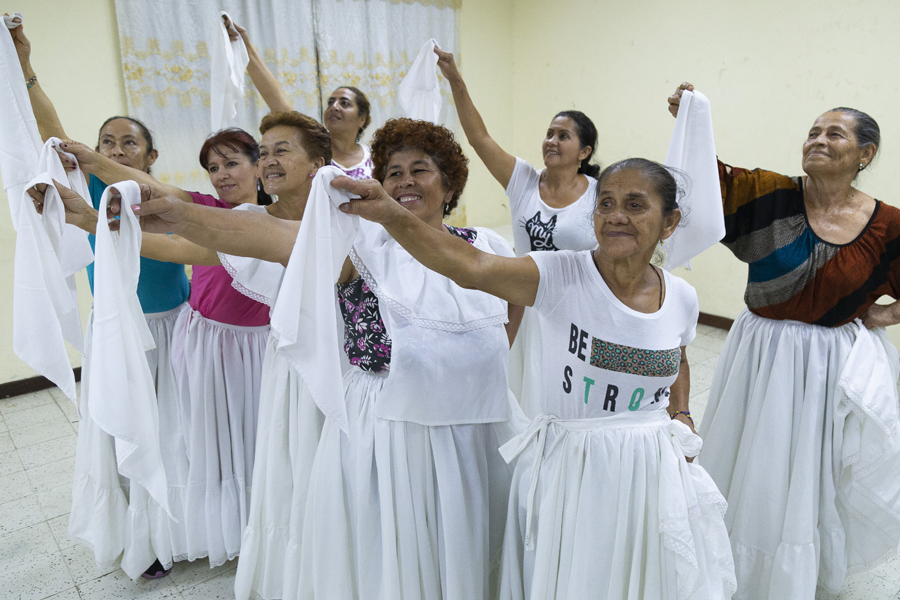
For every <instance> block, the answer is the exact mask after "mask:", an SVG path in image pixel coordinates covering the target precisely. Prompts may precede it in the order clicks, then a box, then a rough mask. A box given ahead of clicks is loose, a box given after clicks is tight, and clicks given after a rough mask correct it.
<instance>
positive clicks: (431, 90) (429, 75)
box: [399, 38, 443, 123]
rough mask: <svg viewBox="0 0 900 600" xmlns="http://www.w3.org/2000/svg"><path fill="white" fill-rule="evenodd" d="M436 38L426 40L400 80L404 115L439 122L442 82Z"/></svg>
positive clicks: (401, 105)
mask: <svg viewBox="0 0 900 600" xmlns="http://www.w3.org/2000/svg"><path fill="white" fill-rule="evenodd" d="M435 48H440V46H439V45H438V43H437V42H436V41H435V40H434V38H432V39H430V40H428V41H427V42H425V45H424V46H422V49H421V50H419V54H418V55H416V60H415V62H413V65H412V67H410V68H409V72H408V73H407V74H406V77H404V78H403V81H401V82H400V89H399V93H400V107H401V108H402V109H403V116H405V117H408V118H410V119H416V120H418V121H431V122H432V123H438V122H439V119H440V114H441V105H442V104H443V102H442V101H441V87H440V86H441V84H440V81H438V73H437V71H438V69H437V60H438V57H437V54H435V53H434V49H435Z"/></svg>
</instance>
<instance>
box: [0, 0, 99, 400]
mask: <svg viewBox="0 0 900 600" xmlns="http://www.w3.org/2000/svg"><path fill="white" fill-rule="evenodd" d="M14 16H15V17H19V18H20V19H21V18H22V15H21V13H16V14H15V15H14ZM12 18H13V17H5V18H4V24H5V25H6V27H7V28H9V29H14V28H15V27H17V26H18V25H17V24H14V23H13V22H12ZM0 78H2V79H3V80H5V81H6V85H3V86H0V88H2V89H0V114H2V115H3V120H2V123H0V173H2V175H3V186H4V188H5V189H6V193H7V197H8V198H9V209H10V213H11V216H12V223H13V227H14V228H15V229H16V231H17V235H16V257H15V275H14V292H13V350H14V351H15V353H16V355H18V356H19V358H21V359H22V360H23V361H25V363H26V364H28V366H30V367H31V368H32V369H34V370H35V371H37V372H38V373H40V374H41V375H43V376H44V377H46V378H47V379H49V380H50V381H52V382H53V383H55V384H56V385H57V386H59V388H60V389H61V390H62V391H63V393H65V394H66V396H68V397H69V398H70V399H71V400H72V401H73V402H74V401H75V377H74V375H73V373H72V366H71V364H70V363H69V357H68V355H67V353H66V348H65V344H64V343H63V340H66V341H68V342H69V343H70V344H72V346H74V347H75V348H76V349H77V350H78V351H79V352H82V351H83V337H84V333H83V331H82V329H81V318H80V316H79V314H78V301H77V296H76V293H75V278H74V274H75V273H76V272H77V271H80V270H81V269H82V268H84V266H85V265H87V264H89V263H90V262H91V260H93V256H92V254H91V249H90V246H89V245H88V242H87V235H86V234H85V233H84V232H82V231H79V230H78V229H76V228H75V227H72V226H71V225H66V221H65V209H64V208H63V205H62V202H61V201H60V199H59V196H58V194H57V193H56V189H55V188H53V186H52V185H50V187H49V188H48V190H47V194H46V198H45V201H44V210H43V215H38V214H37V213H36V212H35V210H34V209H33V208H32V203H31V198H30V197H29V196H28V194H27V193H26V190H27V189H29V188H30V187H32V186H34V185H36V184H39V183H48V184H52V180H53V179H56V180H57V181H59V182H61V183H65V182H66V181H68V182H69V186H70V187H72V188H73V189H75V190H76V191H78V192H79V193H80V194H82V197H86V196H85V195H84V194H83V192H84V191H85V190H86V189H87V185H86V184H85V182H84V176H83V175H82V174H81V172H80V171H75V172H73V173H72V174H71V176H67V175H66V172H65V170H64V169H63V167H62V164H61V163H60V161H59V158H58V157H57V156H56V151H55V148H54V147H53V143H52V141H48V143H47V144H42V143H41V136H40V134H39V132H38V128H37V121H36V120H35V118H34V112H33V111H32V110H31V101H30V100H29V98H28V89H27V87H26V85H25V77H24V75H23V73H22V67H21V66H20V65H19V59H18V57H17V56H16V49H15V46H14V44H13V41H12V37H11V36H8V35H5V34H4V35H3V36H2V39H0ZM56 141H57V142H58V141H59V140H56Z"/></svg>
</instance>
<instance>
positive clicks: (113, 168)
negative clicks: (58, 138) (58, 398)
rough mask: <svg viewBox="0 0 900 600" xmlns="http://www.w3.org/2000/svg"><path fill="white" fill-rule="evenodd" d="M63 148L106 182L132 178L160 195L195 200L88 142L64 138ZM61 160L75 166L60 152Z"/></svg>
mask: <svg viewBox="0 0 900 600" xmlns="http://www.w3.org/2000/svg"><path fill="white" fill-rule="evenodd" d="M62 149H63V150H65V151H66V152H71V153H72V154H74V155H75V158H76V159H78V166H79V167H81V170H82V171H84V172H85V173H90V174H92V175H93V176H94V177H96V178H97V179H99V180H100V181H103V182H104V183H107V184H113V183H116V182H119V181H128V180H131V181H136V182H138V183H140V184H143V185H147V186H150V187H151V188H155V189H157V190H159V191H160V195H163V196H175V197H176V198H178V199H179V200H182V201H184V202H193V201H194V199H193V198H191V195H190V194H189V193H187V191H185V190H183V189H181V188H179V187H177V186H174V185H169V184H165V183H160V182H159V181H157V180H156V179H154V177H153V176H152V175H151V174H150V173H147V172H145V171H139V170H138V169H135V168H132V167H127V166H125V165H123V164H121V163H117V162H116V161H114V160H112V159H111V158H107V157H105V156H103V155H102V154H100V153H99V152H97V151H95V150H94V149H92V148H91V147H90V146H88V145H87V144H82V143H81V142H76V141H74V140H67V139H63V143H62ZM60 160H62V161H63V166H65V167H66V168H67V169H68V168H71V167H73V166H74V165H71V164H69V159H68V157H66V156H65V155H62V154H60Z"/></svg>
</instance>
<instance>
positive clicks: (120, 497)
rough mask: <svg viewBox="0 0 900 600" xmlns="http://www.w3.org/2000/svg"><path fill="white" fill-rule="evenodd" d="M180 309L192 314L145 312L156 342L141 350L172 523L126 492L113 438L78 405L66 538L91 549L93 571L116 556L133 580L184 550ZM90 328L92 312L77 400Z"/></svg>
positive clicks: (140, 496)
mask: <svg viewBox="0 0 900 600" xmlns="http://www.w3.org/2000/svg"><path fill="white" fill-rule="evenodd" d="M184 311H188V312H190V308H189V307H188V305H187V303H185V304H182V305H181V306H179V307H178V308H175V309H173V310H170V311H166V312H162V313H148V314H145V315H144V316H145V318H146V319H147V325H148V326H149V328H150V333H151V334H152V336H153V341H154V342H155V344H156V348H155V349H153V350H148V351H147V362H148V363H149V365H150V373H151V374H152V376H153V379H154V381H155V383H156V394H157V403H158V406H159V436H160V450H161V451H162V459H163V467H164V468H165V471H166V480H167V483H168V486H169V490H168V496H169V498H168V499H169V509H170V510H171V511H172V514H173V517H175V519H176V520H177V521H178V522H177V523H176V522H175V521H173V520H172V519H170V518H169V516H168V515H167V514H166V512H165V510H163V509H162V507H160V506H159V505H158V504H157V503H156V502H153V501H152V500H151V499H150V498H149V495H148V494H147V492H146V490H144V489H142V488H141V489H135V490H131V491H132V493H131V494H129V485H128V480H127V479H124V478H121V477H119V473H118V470H117V466H116V453H115V439H114V438H113V437H112V436H110V435H108V434H107V433H106V432H104V431H103V430H102V429H100V428H99V427H98V426H97V424H96V422H95V421H94V420H93V419H92V418H91V416H90V410H89V408H88V403H86V402H83V401H82V403H81V406H80V413H81V419H80V425H79V428H78V445H77V449H76V454H75V482H74V486H73V492H72V512H71V515H70V517H69V537H70V538H71V539H73V540H75V541H78V542H80V543H82V544H85V545H86V546H88V547H89V548H90V549H91V550H92V551H93V553H94V559H95V561H96V563H97V566H98V568H103V569H106V568H110V567H112V566H114V565H115V564H116V562H117V561H118V559H119V558H120V557H121V560H122V563H121V564H122V568H123V569H124V570H125V571H126V573H128V575H129V576H131V577H132V578H135V577H138V576H139V575H140V574H141V573H143V572H144V571H145V570H146V569H147V568H149V567H150V565H151V564H152V563H153V561H154V560H155V559H156V558H158V559H159V561H160V562H161V563H162V564H163V565H164V566H166V567H169V566H171V564H172V561H173V560H180V559H181V557H182V556H183V555H185V554H186V541H185V530H184V518H183V513H182V511H183V504H182V502H183V493H184V483H185V482H186V478H187V455H186V453H185V447H184V441H183V435H182V429H181V415H180V412H179V410H178V398H177V396H178V394H177V386H176V383H175V375H174V372H173V371H172V368H171V356H170V353H171V341H172V332H173V331H174V327H175V322H176V320H177V318H178V315H179V314H180V313H182V312H184ZM92 325H93V313H92V314H91V316H90V318H89V319H88V327H87V334H86V336H85V358H84V365H83V367H82V382H81V398H82V399H84V398H86V397H87V396H88V393H89V390H90V376H89V374H90V370H91V368H90V365H91V347H92V337H93V336H92Z"/></svg>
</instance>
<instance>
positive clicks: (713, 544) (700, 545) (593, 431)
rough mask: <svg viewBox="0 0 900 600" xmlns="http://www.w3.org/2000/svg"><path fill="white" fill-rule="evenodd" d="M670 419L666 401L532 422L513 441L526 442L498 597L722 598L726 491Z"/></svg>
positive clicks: (727, 561) (728, 588)
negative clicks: (661, 406)
mask: <svg viewBox="0 0 900 600" xmlns="http://www.w3.org/2000/svg"><path fill="white" fill-rule="evenodd" d="M670 424H671V420H670V419H669V417H668V415H667V414H666V413H665V411H663V410H656V411H649V412H635V413H625V414H622V415H617V416H614V417H607V418H601V419H581V420H577V421H558V420H556V419H553V418H550V417H546V416H543V415H542V416H541V417H539V418H538V419H536V420H535V421H534V423H533V425H532V428H531V429H530V431H528V432H526V433H525V434H523V437H521V438H519V440H517V442H518V443H519V444H523V443H524V442H526V441H528V440H529V438H530V439H531V440H532V443H529V444H528V445H527V446H525V450H524V452H522V454H521V455H520V456H519V458H518V459H517V463H516V468H515V472H514V474H513V482H512V491H511V493H510V498H509V512H508V516H507V521H506V536H505V538H504V541H503V573H502V581H501V592H500V598H501V599H504V600H506V599H517V600H519V599H524V598H529V599H531V600H538V599H545V598H546V599H549V598H560V599H563V598H604V599H610V600H612V599H619V598H621V599H625V598H628V599H634V600H638V599H643V598H654V599H656V598H660V599H668V598H698V599H699V598H729V597H731V594H732V593H733V592H734V588H735V580H734V565H733V563H732V560H731V550H730V548H729V545H728V537H727V533H726V530H725V524H724V522H723V518H722V517H723V515H724V513H725V499H724V498H723V497H722V495H721V494H720V493H719V492H718V490H717V489H716V487H715V484H713V482H712V480H711V479H710V477H709V475H707V474H706V472H705V471H704V470H703V469H702V468H701V467H699V466H697V465H694V464H690V463H688V462H687V461H686V460H685V458H684V454H683V451H682V450H681V446H680V444H679V443H677V441H676V440H675V438H673V437H672V435H670V432H669V426H670ZM538 432H542V433H540V434H538ZM531 436H534V437H531ZM533 440H537V443H533ZM520 447H521V446H520ZM504 452H506V448H505V449H504ZM529 505H531V506H529ZM529 508H530V510H529ZM529 523H530V525H529Z"/></svg>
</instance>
